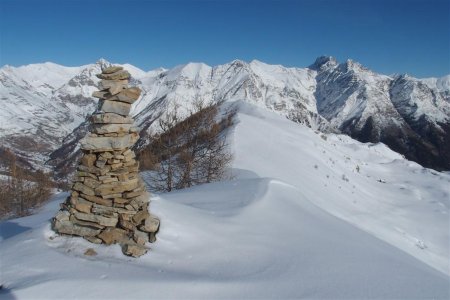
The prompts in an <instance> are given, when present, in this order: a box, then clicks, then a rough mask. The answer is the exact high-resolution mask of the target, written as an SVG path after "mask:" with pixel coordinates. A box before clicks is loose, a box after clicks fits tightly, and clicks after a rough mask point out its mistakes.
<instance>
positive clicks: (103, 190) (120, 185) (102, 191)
mask: <svg viewBox="0 0 450 300" xmlns="http://www.w3.org/2000/svg"><path fill="white" fill-rule="evenodd" d="M138 184H139V181H138V179H132V180H130V181H125V182H121V181H117V182H111V183H105V184H101V185H99V186H98V187H97V188H96V189H95V194H96V195H111V194H117V193H123V192H126V191H130V190H132V189H134V188H136V187H137V186H138ZM115 198H116V197H115Z"/></svg>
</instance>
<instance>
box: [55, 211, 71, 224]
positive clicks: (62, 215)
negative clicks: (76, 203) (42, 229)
mask: <svg viewBox="0 0 450 300" xmlns="http://www.w3.org/2000/svg"><path fill="white" fill-rule="evenodd" d="M69 216H70V214H69V212H68V211H66V210H60V211H58V213H57V214H56V216H55V220H58V221H61V222H63V221H69Z"/></svg>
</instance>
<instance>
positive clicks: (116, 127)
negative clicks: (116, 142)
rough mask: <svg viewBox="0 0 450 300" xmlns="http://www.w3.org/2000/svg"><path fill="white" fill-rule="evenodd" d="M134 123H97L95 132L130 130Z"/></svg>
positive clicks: (94, 128)
mask: <svg viewBox="0 0 450 300" xmlns="http://www.w3.org/2000/svg"><path fill="white" fill-rule="evenodd" d="M132 127H133V124H101V125H100V124H96V125H94V127H93V129H92V130H93V132H94V133H97V134H105V133H115V132H129V131H130V129H131V128H132Z"/></svg>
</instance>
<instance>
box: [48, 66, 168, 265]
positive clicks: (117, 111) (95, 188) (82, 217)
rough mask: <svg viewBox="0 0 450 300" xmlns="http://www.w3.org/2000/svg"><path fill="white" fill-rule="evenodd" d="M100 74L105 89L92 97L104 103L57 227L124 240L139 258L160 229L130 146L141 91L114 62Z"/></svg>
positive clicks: (107, 240)
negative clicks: (132, 114)
mask: <svg viewBox="0 0 450 300" xmlns="http://www.w3.org/2000/svg"><path fill="white" fill-rule="evenodd" d="M97 77H98V78H100V79H102V80H101V81H100V84H99V87H100V91H95V92H94V93H93V95H92V96H93V97H95V98H99V99H100V101H99V106H98V109H97V111H96V113H95V114H94V115H93V116H92V119H91V123H92V126H91V132H90V133H88V134H87V135H86V137H85V138H84V139H82V140H81V149H82V151H83V157H82V158H81V160H80V163H79V165H78V167H77V173H76V175H75V178H74V181H73V185H72V191H71V194H70V196H69V197H68V198H67V200H66V201H65V202H64V203H62V204H61V210H60V211H59V212H58V213H57V214H56V216H55V218H54V219H53V229H54V230H55V231H56V232H57V233H60V234H67V235H76V236H81V237H83V238H85V239H86V240H88V241H90V242H92V243H96V244H102V243H104V244H107V245H110V244H114V243H118V244H120V245H121V246H122V252H123V253H124V254H126V255H130V256H134V257H137V256H141V255H143V254H145V253H146V252H147V248H146V247H145V244H146V243H147V242H154V241H155V240H156V237H155V234H156V232H157V231H158V229H159V220H158V218H156V217H155V216H153V215H150V214H149V212H148V206H149V194H148V193H147V192H146V189H145V184H144V182H143V180H142V179H141V178H140V176H139V172H138V171H139V162H137V161H136V155H135V153H134V152H133V150H131V149H130V148H131V147H132V146H133V145H134V144H135V143H136V141H137V140H138V137H139V135H138V130H137V129H136V128H135V127H134V126H133V119H132V118H131V117H130V116H128V114H129V112H130V109H131V104H132V103H133V102H134V101H136V100H137V99H138V98H139V96H140V94H141V90H140V89H139V88H137V87H131V88H128V87H127V86H128V79H129V78H130V74H129V73H128V72H127V71H125V70H123V68H122V67H118V66H112V67H108V68H106V69H104V70H102V73H101V74H98V75H97Z"/></svg>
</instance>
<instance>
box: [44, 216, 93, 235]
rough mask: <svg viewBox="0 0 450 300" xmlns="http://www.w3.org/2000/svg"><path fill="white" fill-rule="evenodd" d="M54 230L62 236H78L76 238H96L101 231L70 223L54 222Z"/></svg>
mask: <svg viewBox="0 0 450 300" xmlns="http://www.w3.org/2000/svg"><path fill="white" fill-rule="evenodd" d="M53 228H54V230H55V231H56V232H58V233H62V234H70V235H78V236H96V235H97V234H99V233H100V231H101V229H94V228H91V227H85V226H79V225H76V224H73V223H72V222H70V221H57V220H56V221H55V223H54V226H53Z"/></svg>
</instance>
